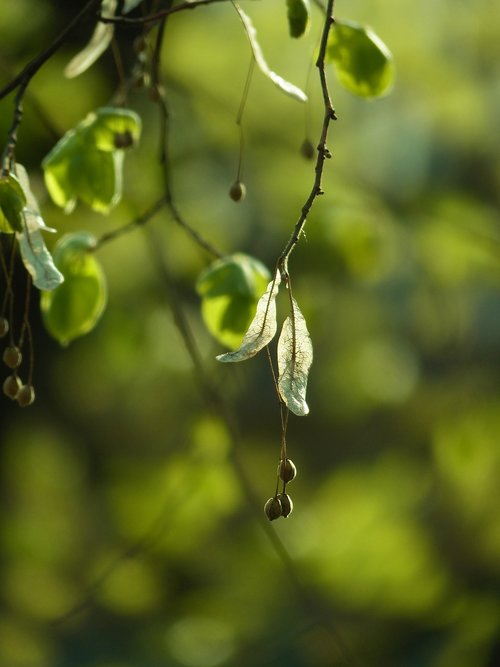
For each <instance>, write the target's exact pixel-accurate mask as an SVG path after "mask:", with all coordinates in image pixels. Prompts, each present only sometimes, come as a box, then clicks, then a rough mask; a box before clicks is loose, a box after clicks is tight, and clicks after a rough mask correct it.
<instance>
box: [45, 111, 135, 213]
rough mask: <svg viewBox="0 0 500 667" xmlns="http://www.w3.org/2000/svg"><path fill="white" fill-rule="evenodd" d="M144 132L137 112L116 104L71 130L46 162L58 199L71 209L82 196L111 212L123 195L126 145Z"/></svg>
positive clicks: (51, 187) (50, 185) (49, 185)
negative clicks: (117, 106) (121, 107)
mask: <svg viewBox="0 0 500 667" xmlns="http://www.w3.org/2000/svg"><path fill="white" fill-rule="evenodd" d="M140 132H141V121H140V118H139V116H138V115H137V114H136V113H134V112H133V111H130V110H127V109H114V108H112V107H103V108H102V109H98V110H97V112H95V113H91V114H89V115H88V116H87V118H85V120H83V121H82V122H81V123H79V124H78V125H77V126H76V127H75V128H74V129H72V130H69V131H68V132H67V133H66V134H65V135H64V137H63V138H62V139H61V140H60V141H58V142H57V144H56V145H55V146H54V148H53V149H52V150H51V151H50V153H49V154H48V155H47V156H46V157H45V159H44V160H43V162H42V167H43V169H44V177H45V184H46V186H47V190H48V191H49V194H50V196H51V197H52V200H53V201H54V203H55V204H56V205H57V206H61V207H62V208H63V209H64V210H65V211H66V213H70V212H71V211H72V210H73V208H74V207H75V204H76V201H77V199H81V200H82V201H84V202H85V203H86V204H88V205H89V206H90V207H91V208H93V209H94V210H96V211H99V212H101V213H108V212H109V211H110V210H111V209H112V208H113V207H114V206H115V205H116V204H117V203H118V201H119V200H120V199H121V195H122V171H123V155H124V153H123V150H122V148H124V147H125V146H129V145H132V144H134V143H136V142H137V140H138V139H139V136H140ZM117 144H118V145H117Z"/></svg>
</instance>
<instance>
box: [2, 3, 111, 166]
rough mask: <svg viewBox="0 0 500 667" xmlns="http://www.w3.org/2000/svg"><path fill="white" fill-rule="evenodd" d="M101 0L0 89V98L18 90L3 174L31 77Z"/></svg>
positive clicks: (10, 158)
mask: <svg viewBox="0 0 500 667" xmlns="http://www.w3.org/2000/svg"><path fill="white" fill-rule="evenodd" d="M98 2H100V0H89V1H88V2H87V3H86V4H85V6H84V7H83V8H82V9H81V10H80V11H79V12H78V14H77V15H76V16H75V17H74V18H73V19H72V20H71V21H70V22H69V23H68V25H67V26H66V27H65V28H64V30H63V31H62V32H61V33H60V34H59V35H58V36H57V37H56V38H55V40H54V41H53V42H52V44H51V45H50V46H49V47H48V48H47V49H45V51H43V52H42V53H40V54H39V55H38V56H36V58H34V59H33V60H31V61H30V62H29V63H28V64H27V65H26V66H25V67H24V69H23V70H22V71H21V72H19V74H18V75H17V76H15V77H14V78H13V79H12V81H10V82H9V83H8V84H7V85H6V86H4V87H3V88H2V89H1V90H0V100H2V99H3V98H4V97H5V96H6V95H8V94H9V93H11V92H12V91H13V90H16V88H17V89H18V90H17V93H16V96H15V99H14V116H13V120H12V125H11V127H10V129H9V132H8V139H7V144H6V146H5V150H4V153H3V156H2V174H3V175H5V174H6V173H8V171H9V169H10V166H11V163H12V161H13V158H14V151H15V148H16V143H17V129H18V127H19V125H20V123H21V120H22V116H23V106H22V102H23V97H24V94H25V93H26V88H27V87H28V84H29V83H30V81H31V79H32V78H33V77H34V76H35V74H36V73H37V72H38V70H39V69H40V68H41V67H42V66H43V65H44V64H45V63H46V62H47V60H49V58H51V57H52V56H53V55H54V53H55V52H56V51H57V49H58V48H59V47H60V46H61V45H62V44H63V42H64V40H65V39H66V37H67V36H68V34H69V33H70V32H71V31H72V30H73V28H74V27H75V26H76V25H77V24H78V23H79V22H80V20H81V19H82V18H83V16H85V14H86V13H87V12H88V11H90V10H91V9H92V7H93V6H94V5H97V4H98Z"/></svg>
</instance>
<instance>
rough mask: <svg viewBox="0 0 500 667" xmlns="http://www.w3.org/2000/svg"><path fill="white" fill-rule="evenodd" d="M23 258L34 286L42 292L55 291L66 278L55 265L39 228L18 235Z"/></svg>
mask: <svg viewBox="0 0 500 667" xmlns="http://www.w3.org/2000/svg"><path fill="white" fill-rule="evenodd" d="M17 240H18V242H19V250H20V252H21V258H22V260H23V264H24V266H25V267H26V270H27V271H28V273H29V274H30V275H31V277H32V279H33V284H34V286H35V287H37V288H38V289H40V290H47V291H50V290H53V289H55V288H56V287H57V286H58V285H60V284H61V283H62V282H63V281H64V276H63V275H62V273H61V272H60V271H58V270H57V268H56V266H55V265H54V260H53V259H52V255H51V254H50V252H49V251H48V250H47V247H46V245H45V241H44V240H43V236H42V233H41V232H40V228H39V227H35V228H33V229H31V231H29V230H28V229H26V230H25V231H24V232H21V233H19V232H18V234H17Z"/></svg>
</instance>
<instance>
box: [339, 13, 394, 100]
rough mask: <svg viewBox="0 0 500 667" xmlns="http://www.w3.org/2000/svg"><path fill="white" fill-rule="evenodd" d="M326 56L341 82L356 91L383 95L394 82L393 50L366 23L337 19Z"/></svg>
mask: <svg viewBox="0 0 500 667" xmlns="http://www.w3.org/2000/svg"><path fill="white" fill-rule="evenodd" d="M326 56H327V60H329V61H330V62H333V63H334V65H335V68H336V71H337V76H338V78H339V81H340V83H341V84H342V85H343V86H345V87H346V88H347V89H348V90H350V91H351V92H352V93H354V94H355V95H359V96H361V97H369V98H370V97H380V96H381V95H384V94H386V93H387V92H388V91H389V89H390V87H391V85H392V83H393V79H394V63H393V59H392V55H391V52H390V51H389V49H388V48H387V46H386V45H385V44H384V43H383V42H382V40H381V39H380V38H379V37H378V36H377V35H376V34H375V33H374V32H373V31H372V30H371V29H370V28H368V27H367V26H363V25H359V24H357V23H353V22H351V21H337V22H336V23H335V24H334V25H333V26H332V29H331V30H330V35H329V37H328V46H327V53H326Z"/></svg>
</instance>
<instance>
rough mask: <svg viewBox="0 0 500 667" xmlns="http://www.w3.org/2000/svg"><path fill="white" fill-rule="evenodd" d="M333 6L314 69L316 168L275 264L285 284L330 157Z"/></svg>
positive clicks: (330, 5) (332, 0) (329, 7)
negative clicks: (318, 112)
mask: <svg viewBox="0 0 500 667" xmlns="http://www.w3.org/2000/svg"><path fill="white" fill-rule="evenodd" d="M334 4H335V0H328V4H327V7H326V16H325V23H324V26H323V32H322V35H321V42H320V47H319V53H318V58H317V60H316V67H317V68H318V71H319V79H320V83H321V90H322V93H323V105H324V117H323V127H322V130H321V136H320V139H319V143H318V147H317V150H318V155H317V158H316V166H315V170H314V171H315V176H314V182H313V186H312V188H311V192H310V194H309V196H308V197H307V199H306V201H305V203H304V205H303V207H302V211H301V213H300V216H299V219H298V220H297V222H296V224H295V227H294V229H293V232H292V235H291V236H290V239H289V240H288V243H287V244H286V246H285V247H284V249H283V251H282V253H281V255H280V256H279V258H278V262H277V265H278V268H279V270H280V272H281V274H282V276H283V279H284V280H285V282H287V278H288V259H289V257H290V255H291V253H292V251H293V249H294V247H295V246H296V245H297V243H298V241H299V238H300V236H301V234H302V232H303V231H304V226H305V224H306V220H307V216H308V215H309V211H310V210H311V207H312V205H313V203H314V201H315V200H316V198H317V197H319V196H320V195H322V194H323V190H322V188H321V180H322V177H323V169H324V165H325V160H326V159H328V158H330V157H331V153H330V151H329V150H328V148H327V146H326V141H327V138H328V130H329V128H330V123H331V121H332V120H336V118H337V117H336V115H335V110H334V108H333V105H332V101H331V99H330V92H329V90H328V81H327V78H326V72H325V55H326V47H327V43H328V35H329V34H330V29H331V27H332V25H333V24H334V23H335V19H334V18H333V8H334Z"/></svg>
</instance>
